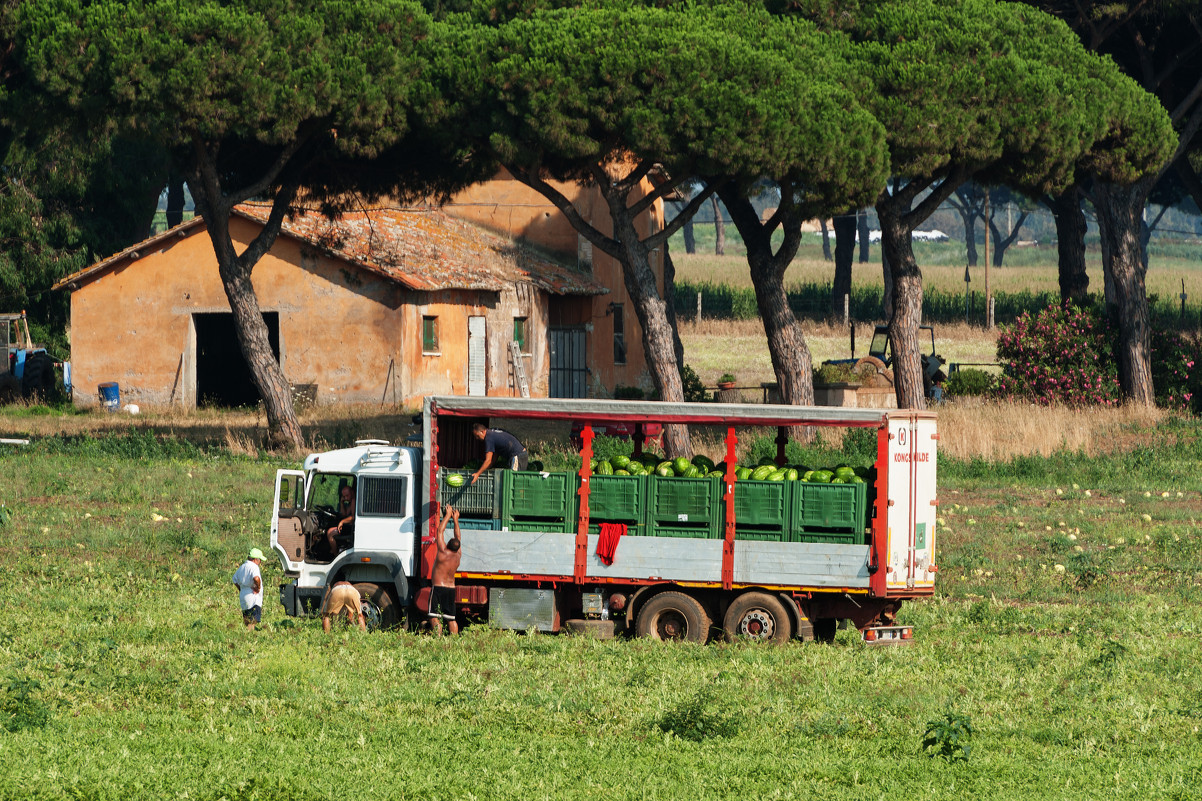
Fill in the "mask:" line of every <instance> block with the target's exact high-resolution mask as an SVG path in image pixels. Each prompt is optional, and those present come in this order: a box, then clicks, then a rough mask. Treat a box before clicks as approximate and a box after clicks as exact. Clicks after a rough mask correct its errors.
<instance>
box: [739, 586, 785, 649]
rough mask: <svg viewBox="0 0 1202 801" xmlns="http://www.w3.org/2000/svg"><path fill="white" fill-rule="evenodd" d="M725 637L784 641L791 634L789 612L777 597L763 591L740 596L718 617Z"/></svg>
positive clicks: (758, 640) (760, 640) (759, 640)
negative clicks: (720, 619)
mask: <svg viewBox="0 0 1202 801" xmlns="http://www.w3.org/2000/svg"><path fill="white" fill-rule="evenodd" d="M722 628H723V630H725V632H726V639H728V640H730V641H731V642H735V641H736V640H754V641H756V642H776V643H781V642H788V641H789V638H790V637H792V636H793V623H792V620H791V619H790V618H789V612H788V610H787V609H785V605H784V604H782V603H781V602H780V600H779V599H777V598H773V597H772V596H771V595H768V594H767V593H763V592H747V593H744V594H742V595H740V596H739V597H738V598H736V599H735V600H734V602H733V603H732V604H731V605H730V608H729V609H727V610H726V617H724V618H723V619H722Z"/></svg>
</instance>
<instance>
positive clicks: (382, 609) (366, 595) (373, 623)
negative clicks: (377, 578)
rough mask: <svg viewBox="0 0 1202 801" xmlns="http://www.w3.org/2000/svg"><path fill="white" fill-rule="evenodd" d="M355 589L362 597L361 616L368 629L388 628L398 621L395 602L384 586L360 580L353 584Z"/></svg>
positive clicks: (398, 616)
mask: <svg viewBox="0 0 1202 801" xmlns="http://www.w3.org/2000/svg"><path fill="white" fill-rule="evenodd" d="M355 589H356V590H358V591H359V597H361V598H362V599H363V601H362V604H361V605H362V608H363V617H364V619H365V620H366V622H367V628H368V629H369V630H371V631H375V630H377V629H390V628H392V627H393V626H395V625H396V624H397V623H398V622H400V615H399V614H398V612H397V604H396V602H395V601H394V600H393V599H392V594H391V593H389V592H388V590H387V589H386V588H384V587H381V586H380V585H379V584H371V583H368V582H360V583H357V584H355Z"/></svg>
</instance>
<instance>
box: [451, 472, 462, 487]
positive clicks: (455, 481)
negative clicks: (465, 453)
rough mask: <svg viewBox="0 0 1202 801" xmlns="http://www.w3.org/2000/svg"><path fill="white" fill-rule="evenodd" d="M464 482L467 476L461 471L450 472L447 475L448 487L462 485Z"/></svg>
mask: <svg viewBox="0 0 1202 801" xmlns="http://www.w3.org/2000/svg"><path fill="white" fill-rule="evenodd" d="M466 483H467V476H465V475H463V474H462V473H452V474H451V475H449V476H447V486H448V487H462V486H463V485H464V484H466Z"/></svg>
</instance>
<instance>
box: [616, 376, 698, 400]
mask: <svg viewBox="0 0 1202 801" xmlns="http://www.w3.org/2000/svg"><path fill="white" fill-rule="evenodd" d="M683 375H684V371H683V370H682V371H681V376H683ZM645 397H647V393H645V392H643V390H642V389H640V388H639V387H624V386H622V385H621V384H618V385H617V386H616V387H614V399H615V400H642V399H643V398H645Z"/></svg>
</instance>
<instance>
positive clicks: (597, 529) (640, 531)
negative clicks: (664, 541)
mask: <svg viewBox="0 0 1202 801" xmlns="http://www.w3.org/2000/svg"><path fill="white" fill-rule="evenodd" d="M601 523H622V524H624V525H625V526H626V534H625V536H627V537H645V536H647V528H646V526H644V525H643V524H642V523H627V522H626V521H625V520H597V519H596V518H595V517H590V518H589V524H588V533H589V534H592V535H593V536H594V537H596V536H600V534H601ZM572 530H573V531H575V530H576V529H574V528H573V529H572Z"/></svg>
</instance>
